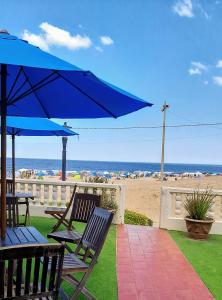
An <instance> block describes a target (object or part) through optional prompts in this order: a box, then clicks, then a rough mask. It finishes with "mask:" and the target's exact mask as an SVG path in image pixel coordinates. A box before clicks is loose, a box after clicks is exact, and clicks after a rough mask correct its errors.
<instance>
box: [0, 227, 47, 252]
mask: <svg viewBox="0 0 222 300" xmlns="http://www.w3.org/2000/svg"><path fill="white" fill-rule="evenodd" d="M45 243H48V240H47V239H46V238H45V237H44V236H43V235H42V234H41V233H40V232H39V231H38V230H37V229H36V228H35V227H32V226H20V227H11V228H10V227H7V228H6V237H5V239H4V240H3V239H0V247H8V246H15V245H26V244H45Z"/></svg>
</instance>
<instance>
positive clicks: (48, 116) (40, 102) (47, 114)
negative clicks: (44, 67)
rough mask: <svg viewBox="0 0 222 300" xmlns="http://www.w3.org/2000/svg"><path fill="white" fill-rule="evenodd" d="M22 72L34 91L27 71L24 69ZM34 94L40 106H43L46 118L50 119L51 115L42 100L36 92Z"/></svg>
mask: <svg viewBox="0 0 222 300" xmlns="http://www.w3.org/2000/svg"><path fill="white" fill-rule="evenodd" d="M22 72H23V74H24V75H25V78H26V79H27V81H28V83H29V85H30V87H31V89H32V90H33V87H32V84H31V82H30V80H29V78H28V76H27V74H26V73H25V70H24V69H23V70H22ZM32 93H33V95H34V96H35V98H36V99H37V101H38V102H39V104H40V106H41V108H42V110H43V112H44V113H45V115H46V117H47V118H48V119H49V118H50V115H49V113H48V111H47V109H46V108H45V106H44V105H43V103H42V101H41V100H40V98H39V96H38V95H36V93H35V91H34V90H33V91H32Z"/></svg>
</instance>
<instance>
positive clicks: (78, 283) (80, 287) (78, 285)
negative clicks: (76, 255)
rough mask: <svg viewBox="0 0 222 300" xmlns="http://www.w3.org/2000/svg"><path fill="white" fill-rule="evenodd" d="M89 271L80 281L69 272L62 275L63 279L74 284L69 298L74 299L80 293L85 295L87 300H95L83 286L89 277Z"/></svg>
mask: <svg viewBox="0 0 222 300" xmlns="http://www.w3.org/2000/svg"><path fill="white" fill-rule="evenodd" d="M89 274H90V272H89V273H85V274H84V275H83V277H82V279H81V280H80V281H77V280H76V279H75V278H74V277H73V276H72V275H71V274H67V275H64V276H63V279H65V280H66V281H68V282H69V283H71V284H73V285H74V286H76V289H75V291H74V293H73V294H72V296H71V297H70V300H76V299H77V297H78V296H79V294H80V293H82V294H83V295H85V296H86V298H87V299H89V300H96V298H95V297H94V296H93V295H92V294H91V293H90V292H89V290H88V289H87V288H86V287H85V284H86V281H87V279H88V277H89Z"/></svg>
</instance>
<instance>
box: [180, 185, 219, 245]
mask: <svg viewBox="0 0 222 300" xmlns="http://www.w3.org/2000/svg"><path fill="white" fill-rule="evenodd" d="M215 196H216V195H215V194H214V193H213V192H212V189H210V188H207V189H206V190H204V191H200V190H199V189H198V190H196V191H194V192H193V193H192V194H191V195H187V196H186V200H185V203H184V208H185V209H186V211H187V213H188V215H187V216H186V218H185V221H186V226H187V231H188V235H189V236H190V237H191V238H193V239H198V240H204V239H207V237H208V233H209V231H210V229H211V226H212V224H213V222H214V219H212V218H210V217H209V216H208V215H207V213H208V212H209V210H210V208H211V207H212V205H213V200H214V198H215Z"/></svg>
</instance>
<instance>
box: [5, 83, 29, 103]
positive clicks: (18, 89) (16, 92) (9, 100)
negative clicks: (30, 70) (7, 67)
mask: <svg viewBox="0 0 222 300" xmlns="http://www.w3.org/2000/svg"><path fill="white" fill-rule="evenodd" d="M26 83H27V80H26V79H25V80H24V81H23V83H22V84H21V85H20V86H19V87H18V88H17V90H16V91H15V92H14V94H13V96H12V98H11V99H10V98H9V97H8V104H12V103H11V100H12V99H13V97H15V96H16V95H17V94H18V93H19V92H20V90H21V89H22V88H23V86H24V85H25V84H26Z"/></svg>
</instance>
